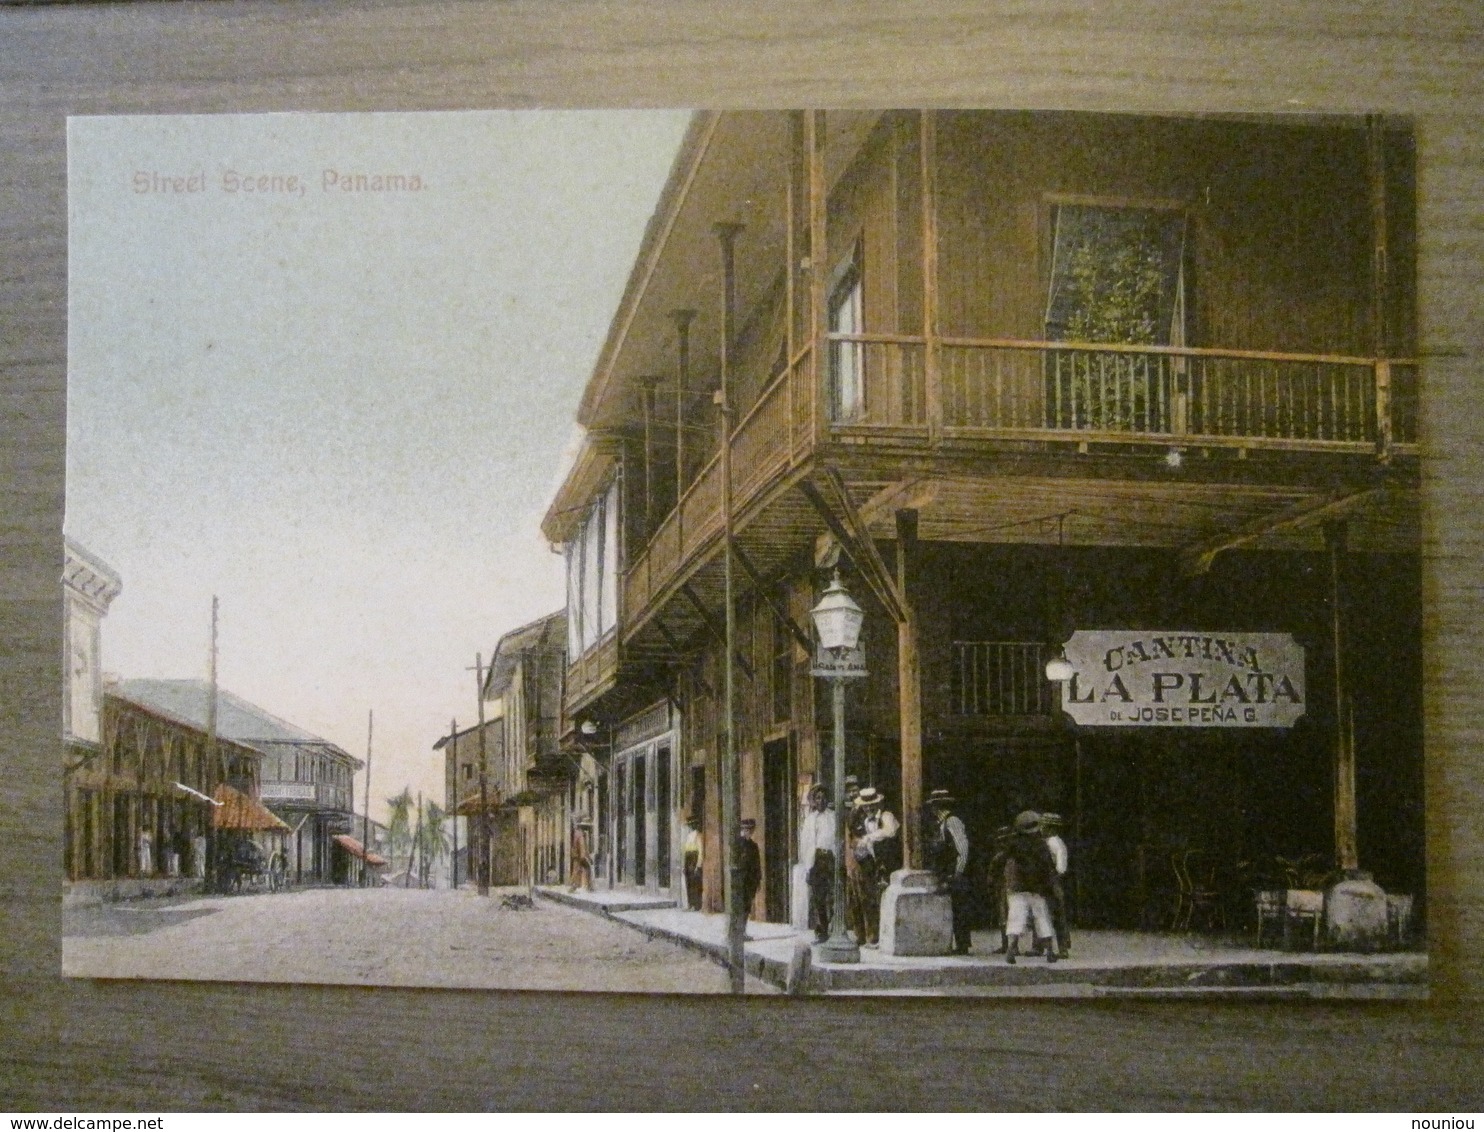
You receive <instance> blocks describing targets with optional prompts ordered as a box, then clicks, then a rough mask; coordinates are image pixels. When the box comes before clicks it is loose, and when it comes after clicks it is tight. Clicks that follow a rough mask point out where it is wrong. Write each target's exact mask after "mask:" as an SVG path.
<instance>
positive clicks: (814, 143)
mask: <svg viewBox="0 0 1484 1132" xmlns="http://www.w3.org/2000/svg"><path fill="white" fill-rule="evenodd" d="M824 130H825V120H824V111H823V110H811V111H809V113H808V116H807V117H806V118H805V121H804V148H805V154H806V157H807V160H808V165H809V338H810V341H811V342H812V343H813V349H812V351H811V352H810V355H809V373H810V379H811V380H810V386H811V393H810V398H809V400H810V405H811V409H810V414H809V417H810V421H811V425H812V432H813V434H814V436H813V441H814V446H815V447H816V448H817V447H818V446H819V445H820V443H821V442H822V441H823V440H824V435H825V422H826V421H827V420H828V419H829V409H828V401H827V399H826V397H825V382H826V380H827V378H828V375H829V366H828V357H829V343H828V341H827V340H826V337H825V336H826V334H827V333H828V330H829V323H828V313H827V312H826V310H825V293H824V288H825V280H826V278H827V277H828V275H829V270H830V263H829V246H828V243H827V240H828V234H827V232H826V228H825V224H826V215H827V214H826V207H825V205H826V202H825V181H824Z"/></svg>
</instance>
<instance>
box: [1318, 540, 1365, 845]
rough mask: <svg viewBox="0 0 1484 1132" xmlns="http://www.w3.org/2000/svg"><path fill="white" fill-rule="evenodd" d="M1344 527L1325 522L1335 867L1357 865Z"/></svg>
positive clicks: (1353, 725) (1353, 730) (1353, 727)
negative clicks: (1332, 690)
mask: <svg viewBox="0 0 1484 1132" xmlns="http://www.w3.org/2000/svg"><path fill="white" fill-rule="evenodd" d="M1345 544H1346V526H1345V523H1344V522H1343V521H1331V522H1327V523H1325V524H1324V546H1325V549H1326V550H1327V551H1328V552H1329V614H1330V633H1331V636H1330V648H1331V650H1332V651H1333V654H1334V677H1335V694H1334V713H1335V783H1334V788H1335V866H1336V867H1337V868H1339V869H1341V870H1347V871H1348V870H1353V869H1357V868H1359V867H1360V856H1359V850H1358V845H1357V834H1356V807H1355V717H1354V715H1353V709H1352V708H1351V704H1350V694H1349V689H1348V688H1347V687H1346V684H1345V611H1344V577H1343V573H1344V562H1345Z"/></svg>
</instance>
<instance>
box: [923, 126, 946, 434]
mask: <svg viewBox="0 0 1484 1132" xmlns="http://www.w3.org/2000/svg"><path fill="white" fill-rule="evenodd" d="M919 131H920V136H919V139H918V156H919V160H920V161H921V163H922V171H921V180H922V334H923V340H924V341H923V359H922V362H923V380H924V383H925V385H926V390H925V392H926V398H927V405H926V408H927V418H928V437H929V439H930V440H931V442H932V443H933V444H937V443H938V440H939V438H940V437H941V436H942V434H943V380H942V376H941V370H940V367H939V364H938V196H937V187H936V185H935V183H934V182H935V173H936V171H937V167H938V160H937V145H938V141H937V139H938V133H937V118H936V117H935V115H934V113H933V111H931V110H924V111H922V112H921V118H920V120H919Z"/></svg>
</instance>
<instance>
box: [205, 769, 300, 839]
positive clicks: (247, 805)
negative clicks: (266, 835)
mask: <svg viewBox="0 0 1484 1132" xmlns="http://www.w3.org/2000/svg"><path fill="white" fill-rule="evenodd" d="M212 797H214V798H215V799H216V800H217V801H218V802H220V803H221V805H220V806H216V807H215V808H213V809H212V811H211V827H212V828H213V829H232V830H238V831H241V832H244V833H262V832H267V831H269V830H275V829H276V830H283V831H284V832H288V828H289V827H288V825H287V824H286V823H285V822H283V821H281V820H279V819H278V818H276V817H274V816H273V815H272V814H271V813H269V812H268V810H267V809H266V808H265V807H264V806H263V804H262V803H261V802H259V801H258V800H257V799H256V798H249V797H248V796H247V795H246V794H244V793H243V792H242V791H240V790H237V789H235V788H234V787H231V786H228V785H227V784H226V783H225V782H224V783H222V784H221V785H220V786H218V787H217V788H216V790H215V791H214V792H213V794H212Z"/></svg>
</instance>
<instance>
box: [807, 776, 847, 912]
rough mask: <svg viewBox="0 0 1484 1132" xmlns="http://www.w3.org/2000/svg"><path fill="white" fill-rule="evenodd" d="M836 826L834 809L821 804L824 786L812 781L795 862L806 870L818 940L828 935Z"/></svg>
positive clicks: (833, 875)
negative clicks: (797, 857)
mask: <svg viewBox="0 0 1484 1132" xmlns="http://www.w3.org/2000/svg"><path fill="white" fill-rule="evenodd" d="M837 829H838V826H837V824H836V822H835V811H834V810H832V809H830V808H829V807H828V806H827V805H826V804H825V789H824V786H823V785H822V784H820V783H815V784H814V785H813V786H811V787H810V788H809V802H808V808H807V809H806V810H805V811H804V820H803V821H802V822H800V823H799V863H800V864H802V865H803V866H804V867H805V868H806V869H807V870H808V872H807V873H806V874H805V882H806V883H807V884H808V886H809V927H810V929H811V930H812V931H813V932H814V938H815V939H817V940H820V941H823V940H826V939H828V938H829V936H830V918H831V916H832V915H833V912H834V896H835V848H836V846H835V838H836V836H837V832H836V831H837Z"/></svg>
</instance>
